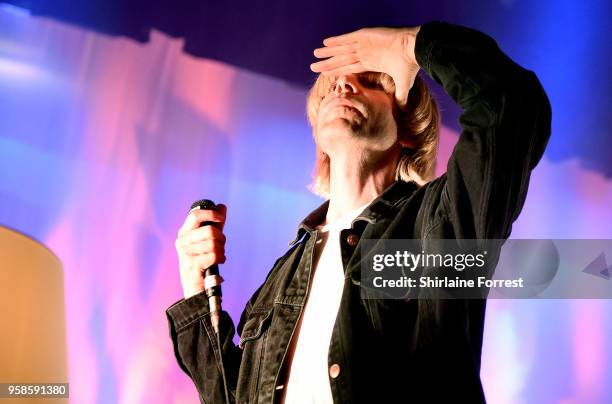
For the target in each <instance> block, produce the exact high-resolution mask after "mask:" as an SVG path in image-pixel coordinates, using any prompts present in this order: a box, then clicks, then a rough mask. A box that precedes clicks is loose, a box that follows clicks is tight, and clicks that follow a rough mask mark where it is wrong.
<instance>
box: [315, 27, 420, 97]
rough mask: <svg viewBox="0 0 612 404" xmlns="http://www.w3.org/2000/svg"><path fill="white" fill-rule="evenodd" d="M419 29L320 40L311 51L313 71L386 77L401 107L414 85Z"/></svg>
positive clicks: (373, 31) (376, 30)
mask: <svg viewBox="0 0 612 404" xmlns="http://www.w3.org/2000/svg"><path fill="white" fill-rule="evenodd" d="M419 29H420V26H417V27H410V28H386V27H379V28H362V29H360V30H357V31H353V32H350V33H348V34H344V35H339V36H334V37H330V38H326V39H325V40H323V45H324V47H322V48H317V49H315V50H314V55H315V56H316V57H318V58H327V59H325V60H321V61H318V62H316V63H313V64H311V65H310V68H311V70H312V71H314V72H316V73H322V74H325V75H332V76H341V75H343V74H349V73H361V72H365V71H372V72H382V73H387V74H388V75H389V76H391V78H393V81H394V83H395V98H396V100H397V101H398V103H399V104H400V105H401V106H403V105H405V104H406V102H407V101H408V92H409V91H410V89H411V88H412V85H413V84H414V80H415V78H416V75H417V73H418V72H419V65H418V63H417V61H416V57H415V55H414V45H415V43H416V36H417V33H418V32H419Z"/></svg>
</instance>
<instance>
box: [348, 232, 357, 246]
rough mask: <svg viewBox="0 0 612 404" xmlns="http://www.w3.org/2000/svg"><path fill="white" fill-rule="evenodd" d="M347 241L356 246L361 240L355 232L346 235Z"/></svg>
mask: <svg viewBox="0 0 612 404" xmlns="http://www.w3.org/2000/svg"><path fill="white" fill-rule="evenodd" d="M346 242H347V244H348V245H350V246H351V247H355V246H356V245H357V243H358V242H359V236H358V235H356V234H355V233H351V234H349V235H348V236H346Z"/></svg>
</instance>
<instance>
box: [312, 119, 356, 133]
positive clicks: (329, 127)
mask: <svg viewBox="0 0 612 404" xmlns="http://www.w3.org/2000/svg"><path fill="white" fill-rule="evenodd" d="M363 124H364V121H363V119H355V118H349V117H337V118H334V119H333V120H332V121H330V122H328V123H326V124H325V125H324V126H323V127H322V129H321V130H322V131H323V132H326V131H330V132H335V133H337V132H339V133H340V134H344V135H348V136H355V135H360V134H361V133H362V132H363Z"/></svg>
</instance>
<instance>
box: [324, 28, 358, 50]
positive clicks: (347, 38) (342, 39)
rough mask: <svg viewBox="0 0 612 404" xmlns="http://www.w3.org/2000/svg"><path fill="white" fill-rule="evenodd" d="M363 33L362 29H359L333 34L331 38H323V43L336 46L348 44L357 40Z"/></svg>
mask: <svg viewBox="0 0 612 404" xmlns="http://www.w3.org/2000/svg"><path fill="white" fill-rule="evenodd" d="M362 33H363V30H362V29H359V30H357V31H353V32H349V33H347V34H342V35H337V36H331V37H329V38H325V39H324V40H323V45H325V46H336V45H346V44H350V43H353V42H357V41H358V40H359V38H360V37H361V34H362Z"/></svg>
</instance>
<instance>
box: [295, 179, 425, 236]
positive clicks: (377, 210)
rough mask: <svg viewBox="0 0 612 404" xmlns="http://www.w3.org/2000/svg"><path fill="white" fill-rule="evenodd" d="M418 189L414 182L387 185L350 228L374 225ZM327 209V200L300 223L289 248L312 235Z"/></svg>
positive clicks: (398, 181) (398, 182) (399, 181)
mask: <svg viewBox="0 0 612 404" xmlns="http://www.w3.org/2000/svg"><path fill="white" fill-rule="evenodd" d="M417 188H418V185H417V184H416V183H414V182H412V181H411V182H406V181H403V180H397V181H395V182H394V183H393V184H391V185H389V186H388V187H387V189H385V190H384V191H383V193H382V194H380V195H379V196H378V197H377V198H376V199H374V200H373V201H372V203H370V205H368V207H367V208H365V209H364V210H363V212H361V214H360V215H359V216H357V217H356V218H355V220H353V222H352V224H351V227H355V226H356V223H357V222H367V223H372V224H373V223H376V222H377V221H378V220H380V219H381V218H384V217H387V216H388V215H389V213H390V212H391V209H392V208H393V206H394V205H395V204H396V203H397V202H399V201H400V199H402V198H404V197H406V196H409V195H410V194H412V192H414V191H415V190H416V189H417ZM328 208H329V199H328V200H326V201H325V202H323V204H321V205H320V206H319V207H318V208H316V209H315V210H313V211H312V212H310V213H309V214H308V216H306V218H305V219H304V220H302V221H301V222H300V225H299V226H298V230H297V235H296V237H295V239H294V240H293V241H292V242H290V243H289V247H291V246H293V245H294V244H295V243H297V242H298V241H300V240H301V239H302V237H304V234H305V233H309V234H310V233H312V232H313V231H314V229H315V227H316V226H318V225H319V224H320V223H322V222H323V220H324V219H325V215H326V214H327V209H328Z"/></svg>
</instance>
